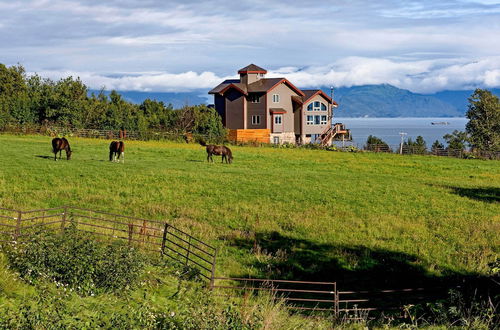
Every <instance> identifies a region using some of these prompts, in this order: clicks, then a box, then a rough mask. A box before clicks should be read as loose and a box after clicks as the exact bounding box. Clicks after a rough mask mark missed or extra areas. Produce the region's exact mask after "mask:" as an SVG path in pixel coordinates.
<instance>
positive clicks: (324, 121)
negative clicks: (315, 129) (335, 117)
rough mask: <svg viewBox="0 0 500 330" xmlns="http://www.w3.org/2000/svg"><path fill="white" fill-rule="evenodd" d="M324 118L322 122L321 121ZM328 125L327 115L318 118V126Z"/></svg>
mask: <svg viewBox="0 0 500 330" xmlns="http://www.w3.org/2000/svg"><path fill="white" fill-rule="evenodd" d="M323 118H324V120H323ZM326 124H328V117H327V115H321V118H320V125H326Z"/></svg>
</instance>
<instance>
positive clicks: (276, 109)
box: [269, 108, 286, 114]
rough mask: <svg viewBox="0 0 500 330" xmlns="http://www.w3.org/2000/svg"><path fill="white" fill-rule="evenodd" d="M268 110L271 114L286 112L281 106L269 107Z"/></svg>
mask: <svg viewBox="0 0 500 330" xmlns="http://www.w3.org/2000/svg"><path fill="white" fill-rule="evenodd" d="M269 112H270V113H272V114H280V113H286V110H285V109H283V108H271V109H269Z"/></svg>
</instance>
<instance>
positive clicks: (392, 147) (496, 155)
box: [363, 144, 500, 160]
mask: <svg viewBox="0 0 500 330" xmlns="http://www.w3.org/2000/svg"><path fill="white" fill-rule="evenodd" d="M363 148H364V150H368V151H371V152H385V153H401V154H403V155H434V156H443V157H456V158H464V157H471V158H472V157H477V158H487V159H497V160H499V159H500V152H495V151H484V150H470V151H468V150H462V149H450V148H432V149H430V150H428V149H427V148H425V147H423V146H408V145H403V146H402V147H401V145H400V144H366V145H364V146H363Z"/></svg>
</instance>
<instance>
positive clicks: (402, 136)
mask: <svg viewBox="0 0 500 330" xmlns="http://www.w3.org/2000/svg"><path fill="white" fill-rule="evenodd" d="M407 134H408V133H405V132H399V135H400V136H401V144H400V145H399V153H400V154H401V155H402V154H403V142H404V139H405V136H406V135H407Z"/></svg>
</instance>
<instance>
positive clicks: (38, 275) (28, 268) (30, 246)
mask: <svg viewBox="0 0 500 330" xmlns="http://www.w3.org/2000/svg"><path fill="white" fill-rule="evenodd" d="M5 252H6V254H7V257H8V260H9V263H10V265H11V267H12V268H14V269H15V270H17V271H18V272H19V274H20V276H21V277H22V278H23V279H25V280H26V281H28V282H29V283H34V282H37V281H40V280H44V279H45V280H49V281H54V282H55V283H56V284H57V285H58V286H63V287H65V288H66V287H67V288H69V289H71V290H75V291H76V292H78V293H79V294H82V295H93V294H95V293H98V292H102V291H107V292H109V291H117V290H123V289H126V288H128V287H130V286H131V285H133V284H134V281H135V280H136V279H137V278H138V276H139V275H140V273H141V271H142V269H143V267H144V262H143V258H142V256H141V255H140V254H139V252H138V251H137V250H135V249H133V248H129V247H128V246H125V245H123V244H120V243H119V242H116V243H114V244H110V245H108V244H104V243H100V242H97V241H96V240H94V239H89V238H88V235H87V234H83V233H81V232H78V231H77V230H76V229H73V228H69V229H67V230H66V231H65V232H64V234H63V233H55V232H39V233H35V234H34V235H33V236H31V239H30V240H29V241H28V242H26V243H22V244H14V245H11V246H9V247H7V248H6V249H5Z"/></svg>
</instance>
